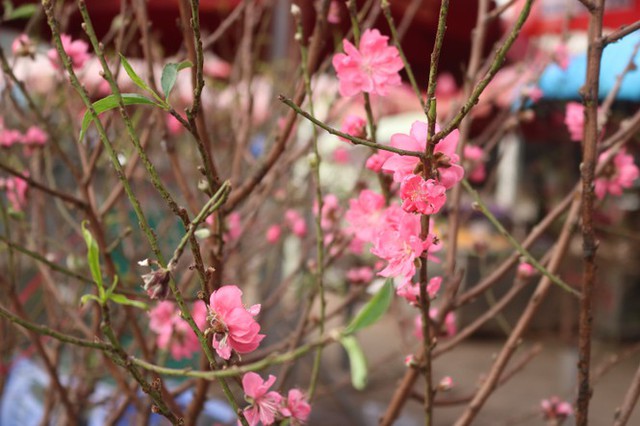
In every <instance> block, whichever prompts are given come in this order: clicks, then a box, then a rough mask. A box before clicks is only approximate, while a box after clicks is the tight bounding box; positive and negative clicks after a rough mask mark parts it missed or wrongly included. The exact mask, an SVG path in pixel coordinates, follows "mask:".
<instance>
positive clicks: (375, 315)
mask: <svg viewBox="0 0 640 426" xmlns="http://www.w3.org/2000/svg"><path fill="white" fill-rule="evenodd" d="M392 299H393V279H391V278H387V280H386V281H385V282H384V285H383V286H382V288H381V289H380V290H378V292H377V293H376V295H375V296H373V297H372V298H371V300H369V302H367V304H366V305H364V307H363V308H362V309H361V310H360V312H358V314H357V315H356V316H355V318H354V319H353V320H351V323H350V324H349V325H348V326H347V328H346V329H345V331H344V333H345V334H353V333H355V332H356V331H358V330H361V329H363V328H365V327H368V326H370V325H371V324H373V323H375V322H376V321H378V320H379V319H380V318H381V317H382V315H384V313H385V312H387V309H389V305H390V304H391V300H392Z"/></svg>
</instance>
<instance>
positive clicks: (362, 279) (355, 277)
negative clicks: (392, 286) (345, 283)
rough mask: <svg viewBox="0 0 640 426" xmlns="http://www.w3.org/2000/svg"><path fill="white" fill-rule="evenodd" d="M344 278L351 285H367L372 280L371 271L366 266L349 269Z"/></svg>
mask: <svg viewBox="0 0 640 426" xmlns="http://www.w3.org/2000/svg"><path fill="white" fill-rule="evenodd" d="M346 277H347V280H349V282H351V283H352V284H368V283H370V282H371V281H372V280H373V270H372V269H371V268H370V267H368V266H362V267H360V268H351V269H349V270H348V271H347V274H346Z"/></svg>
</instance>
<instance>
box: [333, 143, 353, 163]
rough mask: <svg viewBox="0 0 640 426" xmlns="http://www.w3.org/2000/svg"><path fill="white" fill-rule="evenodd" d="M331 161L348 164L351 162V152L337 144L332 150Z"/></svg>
mask: <svg viewBox="0 0 640 426" xmlns="http://www.w3.org/2000/svg"><path fill="white" fill-rule="evenodd" d="M333 161H334V162H335V163H337V164H349V163H350V162H351V154H350V153H349V150H348V149H346V148H344V147H342V146H339V147H337V148H336V149H334V150H333Z"/></svg>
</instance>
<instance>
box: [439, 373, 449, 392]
mask: <svg viewBox="0 0 640 426" xmlns="http://www.w3.org/2000/svg"><path fill="white" fill-rule="evenodd" d="M452 387H453V379H452V378H451V376H444V377H443V378H442V379H441V380H440V383H438V390H439V391H443V392H446V391H448V390H450V389H451V388H452Z"/></svg>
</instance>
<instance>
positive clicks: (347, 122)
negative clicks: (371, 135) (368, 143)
mask: <svg viewBox="0 0 640 426" xmlns="http://www.w3.org/2000/svg"><path fill="white" fill-rule="evenodd" d="M366 126H367V121H366V120H365V119H364V118H362V117H359V116H357V115H353V114H350V115H347V118H345V119H344V121H343V122H342V127H340V131H341V132H342V133H346V134H348V135H349V136H353V137H356V138H361V139H362V138H365V137H366V136H367V131H366ZM338 138H339V139H340V140H341V141H343V142H348V143H352V142H351V141H350V140H349V139H346V138H343V137H341V136H338Z"/></svg>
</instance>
